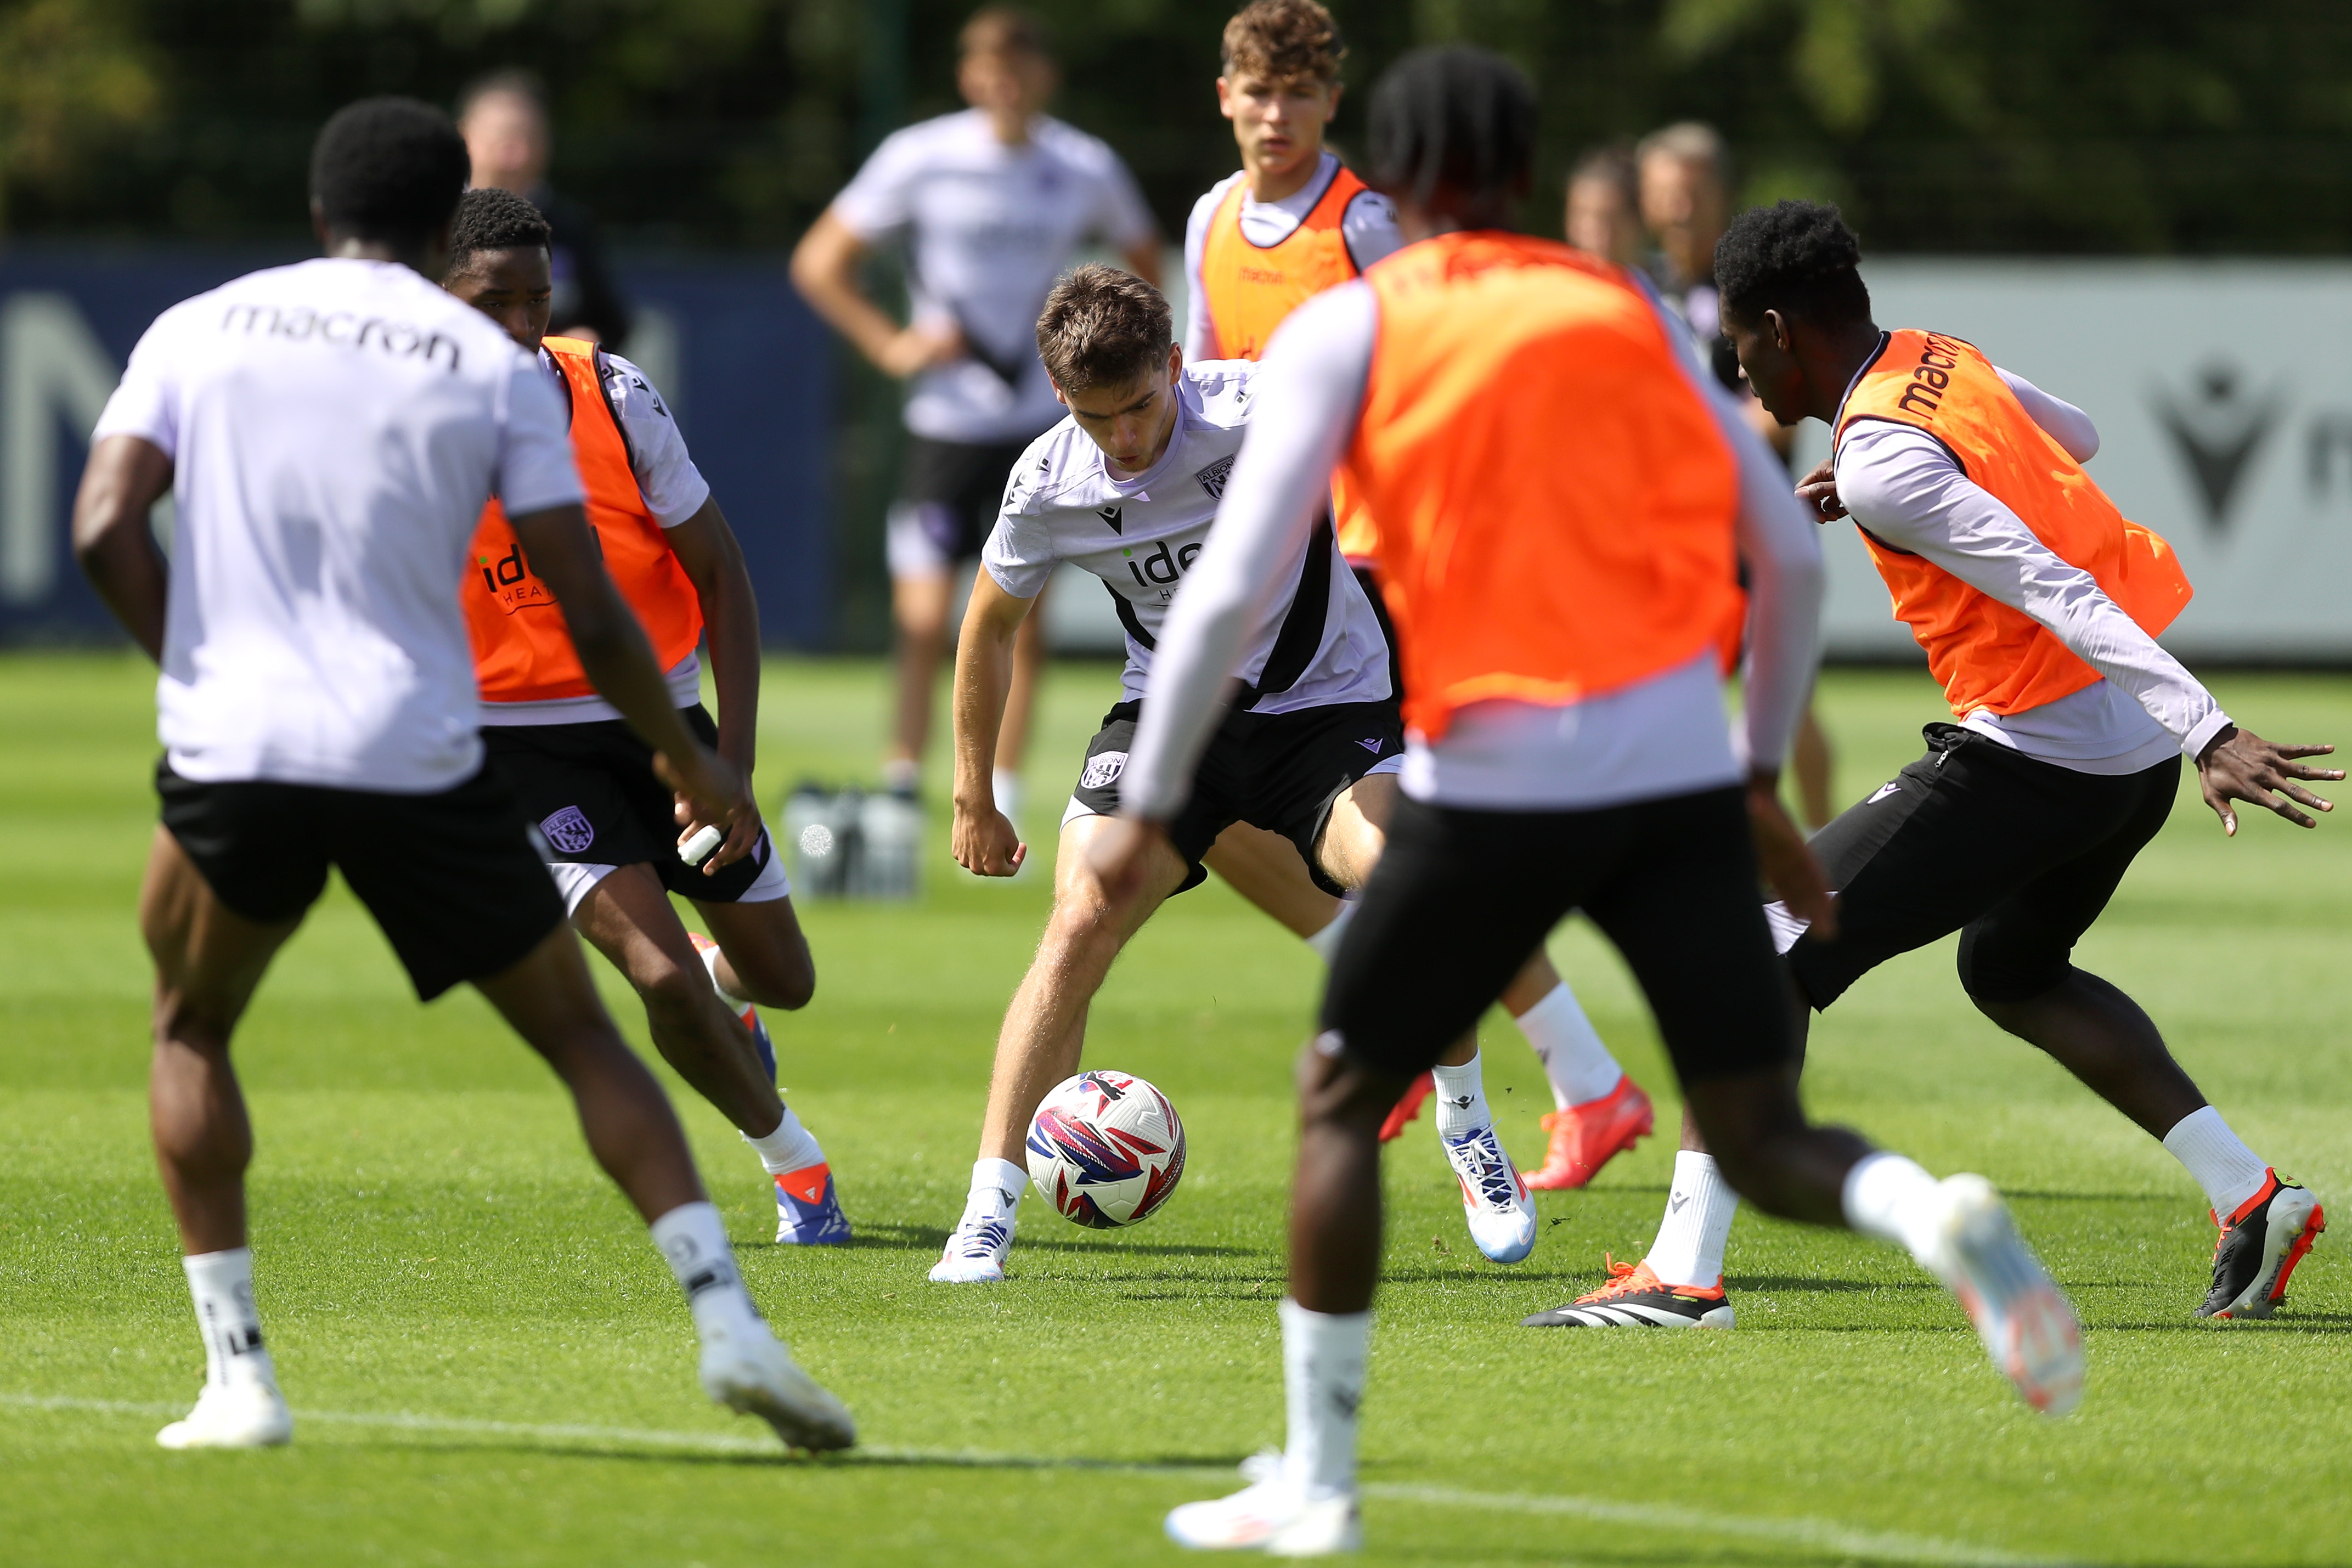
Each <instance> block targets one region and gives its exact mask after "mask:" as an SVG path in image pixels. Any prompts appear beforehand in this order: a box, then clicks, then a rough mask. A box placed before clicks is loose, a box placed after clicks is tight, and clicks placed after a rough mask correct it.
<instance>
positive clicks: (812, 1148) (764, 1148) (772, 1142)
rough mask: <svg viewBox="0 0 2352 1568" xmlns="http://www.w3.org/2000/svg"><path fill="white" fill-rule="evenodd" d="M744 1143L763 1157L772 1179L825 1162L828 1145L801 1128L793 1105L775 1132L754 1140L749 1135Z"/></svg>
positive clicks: (763, 1162)
mask: <svg viewBox="0 0 2352 1568" xmlns="http://www.w3.org/2000/svg"><path fill="white" fill-rule="evenodd" d="M743 1142H746V1143H749V1144H750V1145H751V1148H752V1150H753V1151H754V1152H757V1153H758V1154H759V1156H760V1163H761V1165H763V1166H765V1167H766V1168H767V1172H768V1174H770V1175H772V1176H781V1175H783V1174H784V1173H787V1172H790V1171H805V1170H807V1169H808V1168H809V1167H810V1166H811V1165H822V1164H824V1146H823V1145H822V1144H820V1143H818V1142H817V1141H816V1134H815V1133H814V1132H811V1131H809V1130H808V1129H807V1128H805V1127H803V1126H802V1125H801V1119H800V1118H799V1117H797V1116H794V1115H793V1108H792V1107H791V1106H789V1105H787V1106H785V1107H784V1119H783V1120H782V1121H779V1122H777V1123H776V1130H775V1131H773V1132H771V1133H769V1134H768V1135H767V1136H766V1137H765V1138H754V1137H752V1136H751V1134H750V1133H749V1132H746V1133H744V1134H743Z"/></svg>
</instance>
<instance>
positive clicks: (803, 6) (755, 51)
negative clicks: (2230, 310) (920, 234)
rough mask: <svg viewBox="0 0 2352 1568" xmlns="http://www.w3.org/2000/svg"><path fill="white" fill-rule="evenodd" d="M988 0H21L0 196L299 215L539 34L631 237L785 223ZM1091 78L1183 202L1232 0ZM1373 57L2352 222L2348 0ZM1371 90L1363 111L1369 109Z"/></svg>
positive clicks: (126, 228)
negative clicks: (1496, 73)
mask: <svg viewBox="0 0 2352 1568" xmlns="http://www.w3.org/2000/svg"><path fill="white" fill-rule="evenodd" d="M968 8H969V6H968V5H966V4H964V3H963V0H955V3H946V0H0V226H5V232H7V233H12V234H16V235H27V234H79V235H109V236H123V237H132V236H138V237H177V238H191V239H208V240H240V241H247V240H262V241H281V240H283V241H293V240H295V239H297V238H298V237H299V232H300V223H299V196H300V192H301V188H302V177H303V161H304V156H305V153H306V151H307V148H308V146H309V142H310V134H311V132H312V130H313V129H314V128H315V127H316V125H317V124H318V122H319V121H320V119H321V118H322V117H323V116H324V115H325V114H326V113H327V112H328V111H329V110H331V109H332V108H333V107H334V106H335V105H337V104H338V103H340V102H342V101H343V100H347V99H350V98H352V97H354V96H357V95H360V94H362V93H368V92H381V91H404V92H413V93H416V94H419V95H421V96H425V97H427V98H433V99H438V100H443V101H446V100H449V99H451V98H452V97H453V96H454V95H455V94H456V92H457V89H458V88H459V87H460V86H461V85H462V84H463V83H464V82H465V81H466V80H467V79H469V78H470V77H472V76H474V75H476V74H478V73H479V72H481V71H484V70H486V69H488V68H493V67H498V66H505V65H517V64H520V65H527V66H530V67H532V68H536V69H537V70H539V71H540V72H541V74H542V75H543V76H544V77H546V79H548V81H549V83H550V86H551V89H552V92H553V96H554V100H555V109H556V115H557V121H558V126H559V132H560V136H561V142H560V146H559V150H558V153H557V163H556V175H557V179H558V181H559V183H560V184H562V185H563V186H564V187H566V188H568V189H570V190H572V191H574V192H576V193H577V194H578V195H581V196H583V197H584V198H585V199H587V200H588V201H590V202H591V203H592V204H593V205H595V206H596V207H597V208H598V210H599V211H601V212H602V213H603V214H604V217H605V219H606V221H607V223H608V224H609V225H610V226H612V227H613V228H614V230H615V231H616V233H617V234H618V235H619V236H620V237H622V238H623V239H625V240H631V241H635V242H638V243H651V244H675V245H687V246H696V247H772V246H777V245H781V244H784V243H788V242H789V241H790V239H791V238H792V237H793V236H794V235H795V234H796V233H797V232H798V231H799V229H800V228H801V227H802V226H803V225H805V224H806V222H807V221H808V219H809V218H810V217H811V216H813V215H814V213H815V212H816V210H817V209H818V208H819V207H821V206H822V205H823V204H824V201H825V199H826V198H827V197H828V196H829V195H831V193H832V192H833V191H834V190H835V188H836V187H837V186H838V185H839V184H840V183H841V182H842V181H843V180H844V179H845V178H846V176H847V174H848V173H849V171H850V170H851V169H852V168H853V167H854V166H855V164H856V159H857V157H858V156H859V154H860V153H862V151H863V150H864V149H865V148H866V146H868V145H870V144H871V142H872V141H873V139H874V138H875V136H876V135H877V134H878V132H880V131H881V130H883V129H887V127H888V126H889V125H891V124H895V123H898V122H901V121H904V120H906V119H909V118H913V117H917V116H920V115H923V114H927V113H932V112H937V111H939V110H944V109H948V108H951V107H953V106H954V103H955V100H954V96H953V89H952V83H951V79H950V68H951V61H952V54H953V37H954V31H955V27H956V25H957V24H958V23H959V22H960V21H961V17H962V16H963V14H964V13H965V11H966V10H967V9H968ZM1034 9H1036V10H1038V11H1040V12H1042V13H1043V14H1045V16H1047V17H1048V18H1049V19H1050V20H1051V21H1052V23H1053V24H1054V25H1055V27H1056V29H1057V31H1058V34H1059V37H1060V38H1061V41H1062V46H1063V54H1064V58H1065V62H1066V76H1067V85H1066V89H1065V91H1064V93H1063V97H1062V100H1061V105H1060V111H1061V112H1062V113H1063V114H1064V115H1065V116H1066V118H1068V119H1070V120H1072V121H1076V123H1078V124H1080V125H1082V126H1084V127H1086V128H1087V129H1088V130H1091V131H1094V132H1097V133H1099V134H1102V135H1104V136H1106V137H1107V138H1108V139H1109V140H1110V141H1111V142H1113V143H1114V144H1115V145H1116V146H1118V148H1119V150H1120V151H1121V152H1122V153H1124V154H1125V155H1126V156H1127V157H1128V159H1129V162H1130V163H1132V164H1133V166H1134V167H1135V169H1136V171H1137V173H1138V174H1139V175H1140V177H1141V178H1142V180H1143V182H1144V184H1145V187H1146V190H1147V192H1148V194H1149V195H1150V198H1151V201H1152V205H1154V207H1155V208H1156V209H1157V210H1158V212H1159V213H1160V218H1161V221H1162V223H1163V224H1165V225H1167V226H1169V227H1170V229H1171V232H1173V231H1174V229H1175V227H1176V226H1177V225H1179V224H1181V220H1182V217H1183V214H1184V212H1185V211H1186V209H1187V208H1188V206H1189V205H1190V204H1191V201H1192V197H1193V195H1196V194H1197V193H1198V192H1199V191H1200V190H1202V188H1203V187H1205V186H1206V185H1207V184H1209V183H1210V182H1211V181H1213V179H1215V178H1217V177H1218V176H1219V175H1221V174H1223V173H1224V172H1225V171H1226V170H1227V169H1228V168H1229V167H1230V158H1231V143H1230V142H1229V141H1228V140H1227V139H1226V137H1225V134H1224V128H1223V124H1222V122H1220V121H1218V120H1217V119H1216V117H1215V113H1214V107H1213V99H1212V97H1211V93H1210V89H1209V85H1208V84H1209V79H1211V77H1213V74H1214V72H1215V68H1216V39H1217V33H1218V29H1219V27H1220V26H1221V25H1222V23H1223V18H1224V16H1225V15H1226V14H1227V13H1228V11H1229V9H1230V5H1229V4H1228V3H1227V0H1108V3H1106V0H1034ZM1334 9H1335V10H1336V11H1338V12H1339V16H1340V17H1341V20H1342V22H1343V23H1344V24H1345V25H1346V26H1347V27H1348V29H1349V35H1350V37H1351V39H1352V41H1353V44H1354V57H1353V59H1352V60H1351V63H1350V70H1349V76H1350V79H1351V81H1353V82H1354V83H1356V84H1357V86H1358V87H1359V88H1361V87H1363V86H1365V85H1368V84H1369V83H1370V80H1371V79H1372V77H1373V76H1374V75H1375V74H1377V72H1378V70H1379V68H1380V67H1381V65H1382V64H1383V63H1385V62H1386V61H1387V60H1389V59H1391V58H1394V57H1395V55H1396V54H1397V53H1399V52H1400V51H1402V50H1403V49H1405V48H1408V47H1412V46H1413V45H1414V44H1417V43H1422V42H1427V41H1432V40H1435V39H1443V38H1451V37H1463V38H1469V39H1474V40H1475V41H1478V42H1481V43H1485V44H1487V45H1490V46H1492V47H1496V48H1498V49H1501V50H1503V51H1504V52H1506V53H1507V54H1509V55H1511V56H1512V57H1513V58H1516V59H1517V60H1518V61H1519V62H1520V63H1521V64H1522V65H1524V66H1525V67H1526V68H1528V71H1529V72H1530V74H1531V75H1532V76H1533V77H1534V78H1535V79H1536V80H1537V82H1538V86H1539V88H1540V89H1541V92H1542V95H1543V100H1544V111H1545V155H1546V163H1547V167H1546V182H1545V183H1546V186H1547V189H1546V190H1545V192H1544V193H1543V194H1542V195H1540V197H1539V199H1538V201H1537V202H1535V203H1534V204H1532V205H1531V209H1530V211H1529V212H1528V215H1527V216H1528V223H1529V225H1530V226H1542V227H1546V228H1549V227H1550V226H1552V225H1553V224H1554V223H1555V222H1556V221H1557V217H1556V214H1555V213H1554V211H1553V210H1552V209H1553V206H1554V203H1553V200H1552V197H1551V195H1550V189H1551V188H1553V187H1554V186H1555V185H1556V181H1557V178H1558V176H1559V174H1562V173H1564V171H1565V169H1566V167H1567V165H1568V163H1570V160H1572V159H1573V157H1574V156H1575V154H1576V153H1577V152H1578V151H1579V150H1580V148H1581V147H1583V146H1585V145H1587V144H1590V143H1591V142H1598V141H1602V140H1606V139H1609V138H1612V137H1615V136H1623V135H1631V134H1635V133H1638V132H1641V131H1643V130H1644V129H1647V128H1649V127H1651V126H1654V125H1656V124H1659V123H1661V122H1663V121H1667V120H1671V119H1679V118H1685V117H1700V118H1706V119H1709V120H1712V121H1716V122H1717V124H1719V125H1720V126H1721V127H1722V128H1723V129H1724V130H1725V132H1727V134H1728V135H1729V136H1730V137H1731V139H1732V141H1733V142H1734V144H1735V146H1737V147H1738V149H1739V151H1740V154H1741V158H1742V163H1743V173H1744V188H1745V193H1746V194H1747V195H1749V196H1751V197H1755V198H1769V197H1771V196H1775V195H1790V194H1807V195H1826V196H1830V197H1833V198H1835V199H1838V200H1840V201H1842V202H1843V203H1845V204H1846V205H1847V206H1848V208H1849V210H1850V211H1851V212H1852V214H1853V216H1854V217H1855V218H1856V220H1857V222H1858V223H1859V225H1860V226H1862V227H1863V229H1864V235H1865V238H1866V239H1867V240H1868V241H1869V242H1870V243H1871V244H1872V246H1873V247H1874V248H1879V249H1885V250H1908V251H1940V252H1956V251H2011V252H2015V251H2061V252H2078V253H2098V252H2109V253H2112V252H2206V253H2210V252H2240V253H2301V254H2309V253H2323V252H2328V251H2333V250H2336V249H2339V248H2343V247H2346V246H2347V243H2352V7H2347V6H2346V5H2342V4H2341V3H2340V0H2239V3H2236V4H2232V5H2212V4H2210V0H1342V3H1340V4H1338V5H1335V6H1334ZM1361 106H1362V94H1361V92H1360V91H1359V93H1358V94H1357V96H1356V98H1355V99H1354V100H1352V101H1351V102H1350V103H1349V105H1348V106H1347V108H1346V109H1345V110H1343V114H1342V121H1341V124H1340V128H1339V132H1340V139H1341V141H1342V142H1343V144H1344V143H1345V142H1347V141H1348V140H1349V139H1351V138H1352V137H1354V136H1356V135H1357V134H1359V133H1360V118H1359V116H1360V110H1361Z"/></svg>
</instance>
